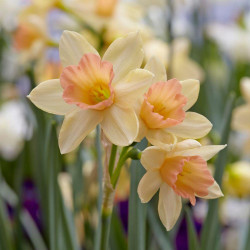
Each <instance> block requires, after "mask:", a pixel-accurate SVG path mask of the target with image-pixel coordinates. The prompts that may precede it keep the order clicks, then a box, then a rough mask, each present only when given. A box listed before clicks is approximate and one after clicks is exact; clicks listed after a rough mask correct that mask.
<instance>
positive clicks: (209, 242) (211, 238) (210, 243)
mask: <svg viewBox="0 0 250 250" xmlns="http://www.w3.org/2000/svg"><path fill="white" fill-rule="evenodd" d="M234 102H235V95H234V94H232V95H230V96H229V98H228V102H227V105H226V109H225V113H224V121H223V127H222V128H223V129H222V137H221V142H220V144H227V142H228V139H229V134H230V124H231V117H232V110H233V107H234ZM227 152H228V150H227V148H226V149H224V150H223V151H221V152H220V153H219V155H218V158H217V159H216V162H215V174H214V178H215V180H216V181H217V183H218V184H219V185H221V182H222V177H223V173H224V169H225V166H226V164H227ZM218 210H219V200H218V199H215V200H209V202H208V213H207V217H206V219H205V223H204V225H203V228H202V234H201V248H202V250H210V249H214V248H215V247H216V245H217V244H218V242H217V241H218V237H217V235H218V233H220V226H219V216H218Z"/></svg>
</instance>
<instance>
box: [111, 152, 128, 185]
mask: <svg viewBox="0 0 250 250" xmlns="http://www.w3.org/2000/svg"><path fill="white" fill-rule="evenodd" d="M128 150H129V147H124V148H123V149H122V152H121V155H120V158H119V161H118V163H117V165H116V168H115V171H114V173H113V174H112V176H111V183H112V185H113V187H114V188H115V186H116V183H117V181H118V178H119V176H120V172H121V169H122V166H123V164H124V163H125V161H126V160H127V159H128V155H127V153H128Z"/></svg>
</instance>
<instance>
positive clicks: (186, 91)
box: [180, 79, 200, 110]
mask: <svg viewBox="0 0 250 250" xmlns="http://www.w3.org/2000/svg"><path fill="white" fill-rule="evenodd" d="M180 83H181V86H182V91H181V93H182V94H183V95H184V96H186V97H187V103H186V105H185V106H184V110H188V109H190V108H191V107H192V106H193V105H194V104H195V103H196V101H197V99H198V96H199V91H200V82H199V81H198V80H194V79H188V80H184V81H180Z"/></svg>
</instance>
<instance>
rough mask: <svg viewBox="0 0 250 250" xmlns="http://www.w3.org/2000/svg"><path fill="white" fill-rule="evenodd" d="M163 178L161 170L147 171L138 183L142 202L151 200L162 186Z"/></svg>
mask: <svg viewBox="0 0 250 250" xmlns="http://www.w3.org/2000/svg"><path fill="white" fill-rule="evenodd" d="M161 183H162V179H161V176H160V173H159V171H147V172H146V174H145V175H144V176H143V177H142V179H141V180H140V182H139V185H138V189H137V192H138V195H139V197H140V199H141V202H142V203H146V202H149V201H150V200H151V198H152V197H153V196H154V194H155V193H156V192H157V191H158V189H159V188H160V185H161Z"/></svg>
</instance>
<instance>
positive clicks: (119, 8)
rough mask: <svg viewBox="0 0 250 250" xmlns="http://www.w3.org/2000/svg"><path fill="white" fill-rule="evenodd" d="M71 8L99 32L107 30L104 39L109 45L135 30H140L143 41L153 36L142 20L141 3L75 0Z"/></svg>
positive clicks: (110, 0) (109, 0)
mask: <svg viewBox="0 0 250 250" xmlns="http://www.w3.org/2000/svg"><path fill="white" fill-rule="evenodd" d="M69 8H70V9H71V11H73V12H74V13H75V14H76V15H77V16H79V18H81V19H82V20H83V21H84V22H86V23H87V24H88V25H90V26H91V27H92V28H93V29H94V30H96V31H97V32H101V33H103V31H105V32H104V33H103V39H104V42H105V44H107V45H109V44H111V43H112V42H113V41H114V40H115V39H117V38H119V37H122V36H124V35H126V34H127V33H130V32H134V31H140V35H141V37H142V39H143V41H144V40H145V39H147V38H149V37H151V36H152V31H151V29H150V28H149V27H147V26H146V25H144V24H143V22H141V20H142V19H143V17H144V16H145V11H144V10H143V8H142V7H141V6H140V5H139V4H136V3H131V2H128V3H126V2H123V1H119V0H98V1H94V0H75V1H74V4H72V5H71V6H69Z"/></svg>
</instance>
